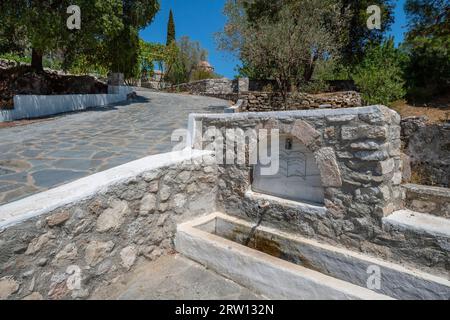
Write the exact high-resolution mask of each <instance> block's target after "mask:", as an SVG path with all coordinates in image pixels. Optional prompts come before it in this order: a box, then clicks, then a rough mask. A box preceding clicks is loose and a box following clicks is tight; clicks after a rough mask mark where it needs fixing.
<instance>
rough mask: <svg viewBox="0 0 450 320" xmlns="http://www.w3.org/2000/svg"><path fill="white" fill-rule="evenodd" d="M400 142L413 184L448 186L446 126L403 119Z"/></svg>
mask: <svg viewBox="0 0 450 320" xmlns="http://www.w3.org/2000/svg"><path fill="white" fill-rule="evenodd" d="M402 141H403V150H404V152H405V153H406V154H407V155H408V156H409V161H410V165H411V173H412V179H413V182H414V183H419V184H426V185H432V186H441V187H447V188H448V187H449V186H450V123H435V124H428V123H427V119H426V118H424V117H408V118H405V119H403V120H402Z"/></svg>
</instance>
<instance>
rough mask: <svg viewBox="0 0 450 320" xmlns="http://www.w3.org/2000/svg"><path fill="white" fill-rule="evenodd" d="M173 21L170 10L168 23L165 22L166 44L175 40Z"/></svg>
mask: <svg viewBox="0 0 450 320" xmlns="http://www.w3.org/2000/svg"><path fill="white" fill-rule="evenodd" d="M175 39H176V38H175V22H174V20H173V12H172V10H170V14H169V23H168V24H167V43H166V44H167V45H170V44H171V43H172V42H173V41H175Z"/></svg>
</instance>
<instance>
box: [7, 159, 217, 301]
mask: <svg viewBox="0 0 450 320" xmlns="http://www.w3.org/2000/svg"><path fill="white" fill-rule="evenodd" d="M216 171H217V167H216V166H215V165H214V164H213V162H212V161H211V159H210V156H209V155H208V153H206V152H194V154H193V155H190V154H185V153H183V152H176V153H171V154H164V155H157V156H152V157H148V158H144V159H141V160H138V161H136V162H132V163H129V164H126V165H124V166H121V167H117V168H114V169H111V170H108V171H105V172H101V173H99V174H96V175H93V176H90V177H87V178H83V179H81V180H79V181H76V182H74V183H71V184H68V185H65V186H62V187H60V188H56V189H53V190H50V191H47V192H44V193H41V194H37V195H35V196H32V197H29V198H27V199H24V200H20V201H17V202H15V203H11V204H8V205H4V206H2V207H0V300H2V299H85V298H88V297H89V296H90V295H91V294H92V293H93V292H94V291H95V290H96V289H97V288H99V287H101V286H104V285H106V284H108V283H110V282H111V281H115V279H116V278H117V277H118V276H119V275H121V274H123V273H126V272H129V271H130V270H131V269H133V267H135V265H137V264H138V263H139V262H140V261H143V260H144V259H150V260H153V259H155V258H157V257H159V256H161V255H162V254H167V253H169V252H171V251H172V250H173V237H174V234H175V231H176V225H177V224H178V223H180V222H182V221H185V220H187V219H191V218H192V217H194V216H196V215H201V214H203V213H210V212H212V211H214V209H215V198H216V180H217V178H216V174H215V172H216Z"/></svg>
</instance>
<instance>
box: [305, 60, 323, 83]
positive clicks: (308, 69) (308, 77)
mask: <svg viewBox="0 0 450 320" xmlns="http://www.w3.org/2000/svg"><path fill="white" fill-rule="evenodd" d="M318 59H319V55H317V54H315V55H314V56H313V58H312V59H311V62H310V63H309V64H308V65H307V66H306V68H305V73H304V74H303V80H305V82H309V81H311V78H312V76H313V75H314V70H315V68H316V62H317V60H318Z"/></svg>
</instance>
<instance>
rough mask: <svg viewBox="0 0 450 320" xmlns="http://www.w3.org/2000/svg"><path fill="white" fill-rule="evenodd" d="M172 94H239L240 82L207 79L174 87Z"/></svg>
mask: <svg viewBox="0 0 450 320" xmlns="http://www.w3.org/2000/svg"><path fill="white" fill-rule="evenodd" d="M169 91H171V92H189V93H191V94H231V93H238V92H239V89H238V81H237V80H229V79H227V78H221V79H206V80H200V81H194V82H189V83H182V84H179V85H176V86H172V87H171V88H170V89H169Z"/></svg>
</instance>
